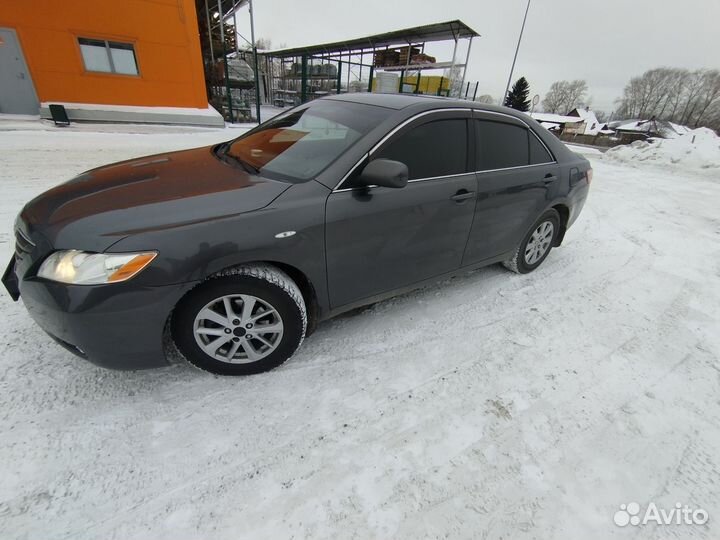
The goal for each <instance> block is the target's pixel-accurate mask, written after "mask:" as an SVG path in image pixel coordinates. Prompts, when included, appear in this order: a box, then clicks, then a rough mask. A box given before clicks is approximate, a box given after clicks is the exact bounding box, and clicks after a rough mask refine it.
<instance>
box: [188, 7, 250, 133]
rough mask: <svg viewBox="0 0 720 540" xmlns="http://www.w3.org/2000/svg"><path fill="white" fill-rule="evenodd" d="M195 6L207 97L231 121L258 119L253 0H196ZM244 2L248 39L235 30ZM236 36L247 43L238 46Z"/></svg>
mask: <svg viewBox="0 0 720 540" xmlns="http://www.w3.org/2000/svg"><path fill="white" fill-rule="evenodd" d="M195 6H196V11H197V18H198V29H199V31H200V43H201V51H202V56H203V64H204V67H205V84H206V88H207V93H208V100H209V101H210V103H211V104H212V105H213V106H214V107H215V108H216V109H217V110H218V111H220V112H221V113H222V115H223V117H225V119H226V120H228V121H230V122H235V121H259V119H260V93H261V91H260V77H259V76H258V75H259V69H258V66H259V63H258V54H257V48H256V45H255V23H254V20H253V11H252V9H253V8H252V0H195ZM245 6H247V7H248V8H249V16H250V32H251V36H250V40H247V39H246V38H244V37H243V36H242V35H240V34H239V33H238V31H237V14H238V11H239V10H240V9H241V8H243V7H245ZM230 19H232V24H229V22H228V21H229V20H230ZM238 38H240V39H242V40H244V41H245V42H246V45H243V46H242V47H241V46H240V43H239V40H238ZM253 105H254V107H253Z"/></svg>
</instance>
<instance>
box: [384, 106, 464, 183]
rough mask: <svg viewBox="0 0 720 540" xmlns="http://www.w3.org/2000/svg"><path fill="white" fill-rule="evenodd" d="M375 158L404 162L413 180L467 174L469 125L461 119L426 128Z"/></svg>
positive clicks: (402, 138)
mask: <svg viewBox="0 0 720 540" xmlns="http://www.w3.org/2000/svg"><path fill="white" fill-rule="evenodd" d="M373 157H374V158H385V159H393V160H395V161H401V162H402V163H404V164H405V165H407V166H408V170H409V171H410V180H413V179H417V178H432V177H434V176H446V175H449V174H460V173H464V172H467V124H466V122H465V120H464V119H461V118H458V119H453V120H436V121H434V122H428V123H427V124H422V125H421V126H418V127H416V128H413V129H411V130H410V131H408V132H407V133H403V134H402V135H400V137H398V138H397V139H395V140H394V141H392V142H391V143H389V144H387V145H386V146H384V147H383V148H382V149H381V150H380V151H379V152H378V153H377V154H374V156H373Z"/></svg>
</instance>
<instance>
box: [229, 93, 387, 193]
mask: <svg viewBox="0 0 720 540" xmlns="http://www.w3.org/2000/svg"><path fill="white" fill-rule="evenodd" d="M390 112H392V111H389V110H388V109H384V108H382V107H376V106H373V105H364V104H360V103H351V102H347V101H331V100H327V101H325V100H318V101H315V102H313V103H311V104H310V105H309V106H308V107H305V108H302V109H299V110H298V109H293V110H291V111H288V112H287V113H285V114H281V115H280V116H277V117H275V118H273V119H272V120H270V121H269V122H266V123H265V124H263V125H261V126H259V127H257V128H255V129H254V130H252V131H250V132H248V133H247V134H245V135H243V136H242V137H240V138H238V139H235V140H234V141H232V142H231V143H229V144H227V145H226V146H225V147H224V148H223V149H222V152H223V153H224V155H226V156H229V157H231V158H234V159H236V160H238V161H239V162H240V163H241V164H242V165H244V166H245V167H247V168H250V169H253V170H256V171H258V172H259V173H260V174H263V175H265V176H269V177H271V178H273V177H280V178H290V179H300V180H308V179H310V178H312V177H314V176H315V175H317V174H318V173H320V172H321V171H322V170H324V169H325V168H326V167H327V166H328V165H330V164H331V163H332V162H333V161H335V160H336V159H337V158H338V157H340V155H342V153H343V152H345V150H347V149H348V148H350V147H351V146H352V145H353V144H355V142H357V141H358V139H360V138H361V137H362V136H363V135H365V134H366V133H368V132H369V131H370V130H371V129H372V128H373V127H375V126H376V125H377V124H378V123H380V122H381V121H382V120H384V119H385V118H386V117H387V116H388V115H389V113H390Z"/></svg>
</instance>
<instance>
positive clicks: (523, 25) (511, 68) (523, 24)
mask: <svg viewBox="0 0 720 540" xmlns="http://www.w3.org/2000/svg"><path fill="white" fill-rule="evenodd" d="M529 10H530V0H528V3H527V7H526V8H525V16H524V17H523V22H522V27H520V36H519V37H518V42H517V46H516V47H515V56H514V57H513V61H512V67H510V75H509V76H508V81H507V85H506V86H505V93H504V94H503V97H502V101H501V102H500V103H505V99H506V98H507V94H508V90H510V82H511V81H512V76H513V71H515V61H516V60H517V55H518V51H519V50H520V42H521V41H522V37H523V32H524V31H525V21H526V20H527V15H528V11H529Z"/></svg>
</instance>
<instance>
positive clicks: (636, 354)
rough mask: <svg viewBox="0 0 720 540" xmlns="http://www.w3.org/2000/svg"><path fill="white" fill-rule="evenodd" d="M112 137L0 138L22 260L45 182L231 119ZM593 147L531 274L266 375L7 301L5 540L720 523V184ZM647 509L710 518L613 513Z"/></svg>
mask: <svg viewBox="0 0 720 540" xmlns="http://www.w3.org/2000/svg"><path fill="white" fill-rule="evenodd" d="M0 129H2V127H0ZM94 131H96V132H94ZM97 131H100V130H92V129H91V128H90V127H87V126H84V127H82V128H80V129H75V130H73V129H66V130H56V129H51V130H49V131H47V130H46V131H43V130H35V131H30V130H22V129H20V130H16V131H4V132H0V187H1V189H2V202H1V203H0V230H1V231H2V233H3V234H2V237H0V241H1V242H2V244H1V246H2V249H0V256H1V257H2V260H3V261H5V260H7V259H8V258H9V256H10V253H11V250H12V246H11V244H10V238H11V237H10V234H9V233H10V230H11V226H12V220H13V218H14V216H15V214H16V213H17V212H18V210H19V209H20V207H21V205H22V204H23V203H24V202H25V201H27V200H28V199H30V198H31V197H32V196H34V195H36V194H38V193H40V192H41V191H43V190H45V189H46V188H48V187H50V186H52V185H54V184H56V183H58V182H61V181H63V180H65V179H68V178H70V177H71V176H73V175H75V174H77V173H79V172H81V171H83V170H84V169H87V168H90V167H93V166H96V165H100V164H103V163H106V162H110V161H114V160H119V159H125V158H129V157H132V156H138V155H141V154H147V153H154V152H159V151H164V150H169V149H174V148H186V147H192V146H199V145H204V144H210V143H212V142H215V141H220V140H225V139H227V138H230V137H232V136H233V135H235V134H237V131H233V132H229V131H227V130H226V131H222V130H215V131H213V130H198V129H195V130H193V129H186V130H183V129H179V128H153V129H133V128H132V127H129V126H125V127H123V128H117V127H115V128H109V127H105V128H103V129H102V132H97ZM118 131H125V132H127V131H130V132H133V133H121V132H118ZM589 157H590V159H592V160H593V165H594V168H595V178H594V180H593V184H592V188H591V193H590V197H589V200H588V203H587V205H586V207H585V209H584V211H583V213H582V215H581V216H580V219H579V221H578V222H577V224H576V225H575V226H574V227H573V228H572V229H571V230H570V232H569V233H568V235H567V238H566V242H565V245H564V246H563V247H562V248H560V249H557V250H555V251H553V253H552V254H551V255H550V257H549V258H548V259H547V261H546V262H545V263H544V264H543V266H542V267H541V268H540V269H539V270H538V271H536V272H535V273H533V274H530V275H526V276H518V275H515V274H511V273H509V272H507V271H505V270H504V269H502V268H501V267H499V266H493V267H490V268H486V269H483V270H480V271H476V272H472V273H468V274H466V275H463V276H462V277H458V278H455V279H452V280H449V281H446V282H444V283H440V284H438V285H436V286H433V287H429V288H426V289H424V290H421V291H417V292H414V293H411V294H406V295H404V296H402V297H399V298H396V299H394V300H390V301H387V302H383V303H380V304H376V305H374V306H372V307H369V308H366V309H363V310H359V311H356V312H354V313H352V314H348V315H346V316H343V317H340V318H338V319H336V320H333V321H330V322H327V323H324V324H322V325H321V326H320V328H319V329H318V331H317V332H316V333H315V334H314V335H313V336H311V337H310V338H308V339H307V341H306V342H305V344H304V345H303V347H302V348H301V350H300V351H299V352H298V354H297V355H296V356H295V357H294V358H293V359H291V360H290V361H289V362H288V363H286V364H285V365H284V366H282V367H280V368H279V369H276V370H275V371H272V372H270V373H267V374H263V375H258V376H253V377H249V378H219V377H214V376H211V375H208V374H203V373H200V372H198V371H196V370H193V369H189V368H186V367H184V366H177V367H171V368H167V369H160V370H154V371H144V372H135V373H127V372H112V371H105V370H102V369H99V368H96V367H94V366H92V365H91V364H89V363H87V362H83V361H81V360H79V359H76V358H75V357H73V356H72V355H70V354H69V353H67V352H65V351H64V350H62V349H60V348H59V347H57V346H56V345H55V344H53V343H52V342H51V341H50V340H49V339H48V338H47V337H46V336H45V335H44V334H43V333H42V332H41V331H40V330H39V329H38V328H37V327H36V326H35V325H34V324H33V323H32V321H31V320H30V318H29V317H28V315H27V314H26V313H25V310H24V309H23V307H22V305H21V304H15V303H13V302H12V301H11V300H10V299H9V297H8V296H7V295H6V294H4V293H3V294H0V310H2V313H3V315H4V320H3V330H4V332H3V333H2V337H1V338H0V351H1V353H0V463H2V465H1V466H0V467H1V469H0V470H1V471H2V472H1V473H0V537H2V538H3V539H6V538H7V539H16V538H17V539H21V538H23V539H24V538H27V539H40V538H41V539H43V540H49V539H60V538H67V539H73V540H75V539H84V538H92V539H103V540H110V539H118V540H129V539H135V538H147V539H158V538H173V539H182V540H186V539H195V538H197V539H203V540H208V539H237V538H253V539H260V538H272V539H276V538H328V539H341V538H363V539H364V538H383V539H386V538H412V539H415V538H512V539H525V538H527V539H529V538H541V539H543V540H546V539H552V538H558V539H571V538H583V539H594V538H597V539H607V538H620V539H622V538H628V539H629V538H633V539H650V538H707V539H715V538H718V537H720V526H718V522H720V451H719V449H720V361H719V360H718V359H719V358H720V331H719V330H720V213H719V212H718V208H720V179H719V178H718V177H717V175H711V174H708V171H707V170H705V171H704V172H703V173H702V174H701V173H695V172H692V171H689V170H687V169H673V170H666V169H661V168H658V167H651V166H648V165H647V164H640V165H633V166H629V165H625V164H622V163H620V164H618V163H614V162H612V161H610V160H608V159H605V158H604V157H603V156H600V155H598V154H593V155H591V156H589ZM633 501H634V502H638V503H640V504H641V505H642V506H643V507H644V506H645V505H646V504H648V503H649V502H655V503H656V504H657V505H658V506H660V507H663V508H666V509H672V508H673V505H674V504H675V503H676V502H680V503H682V504H688V505H690V506H691V507H693V508H698V507H700V508H703V509H705V510H706V511H707V512H708V514H709V516H710V519H709V521H708V523H707V524H705V525H703V526H699V525H668V526H664V527H655V526H652V525H646V526H641V527H634V526H627V527H625V528H620V527H617V526H616V525H615V524H614V523H613V515H614V513H615V512H616V511H617V510H619V508H620V505H621V504H627V503H629V502H633Z"/></svg>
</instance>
